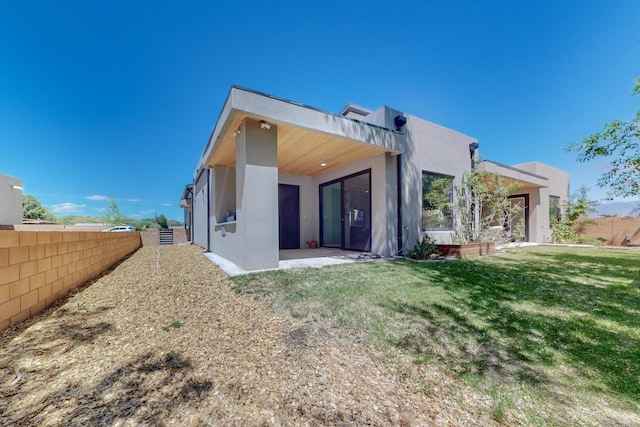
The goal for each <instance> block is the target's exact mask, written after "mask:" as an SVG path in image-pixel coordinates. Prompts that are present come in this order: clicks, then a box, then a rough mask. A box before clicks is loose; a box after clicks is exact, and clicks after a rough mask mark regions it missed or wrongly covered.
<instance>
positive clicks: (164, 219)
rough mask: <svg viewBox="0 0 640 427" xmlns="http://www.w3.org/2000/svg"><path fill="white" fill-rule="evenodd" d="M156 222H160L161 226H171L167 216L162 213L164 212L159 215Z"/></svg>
mask: <svg viewBox="0 0 640 427" xmlns="http://www.w3.org/2000/svg"><path fill="white" fill-rule="evenodd" d="M156 222H157V223H158V225H159V226H160V228H169V224H168V222H167V217H166V216H164V215H162V214H160V215H158V218H157V219H156Z"/></svg>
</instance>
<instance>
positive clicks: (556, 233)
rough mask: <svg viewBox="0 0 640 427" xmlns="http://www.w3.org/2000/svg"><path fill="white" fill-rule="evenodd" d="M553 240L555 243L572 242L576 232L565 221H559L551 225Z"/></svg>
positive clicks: (574, 239)
mask: <svg viewBox="0 0 640 427" xmlns="http://www.w3.org/2000/svg"><path fill="white" fill-rule="evenodd" d="M553 240H554V242H555V243H574V242H575V241H576V233H575V232H574V231H573V229H572V228H571V224H570V223H569V222H567V221H560V222H559V223H557V224H555V225H554V226H553Z"/></svg>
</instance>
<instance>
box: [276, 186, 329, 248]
mask: <svg viewBox="0 0 640 427" xmlns="http://www.w3.org/2000/svg"><path fill="white" fill-rule="evenodd" d="M278 183H279V184H288V185H297V186H298V187H299V188H300V248H302V249H304V248H308V247H309V245H308V244H307V242H310V241H312V240H315V241H317V242H319V241H320V232H319V222H318V221H319V219H318V218H319V217H318V214H319V209H320V207H319V195H318V186H317V185H315V184H314V180H313V178H311V177H308V176H298V175H289V174H282V173H281V174H279V175H278Z"/></svg>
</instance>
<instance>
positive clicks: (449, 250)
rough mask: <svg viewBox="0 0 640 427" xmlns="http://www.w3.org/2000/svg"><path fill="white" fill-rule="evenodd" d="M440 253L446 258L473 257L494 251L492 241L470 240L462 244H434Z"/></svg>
mask: <svg viewBox="0 0 640 427" xmlns="http://www.w3.org/2000/svg"><path fill="white" fill-rule="evenodd" d="M436 247H437V248H438V250H439V251H440V255H442V256H444V257H448V258H473V257H477V256H482V255H492V254H495V253H496V244H495V243H493V242H471V243H466V244H464V245H439V244H438V245H436Z"/></svg>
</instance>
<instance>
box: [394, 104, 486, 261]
mask: <svg viewBox="0 0 640 427" xmlns="http://www.w3.org/2000/svg"><path fill="white" fill-rule="evenodd" d="M406 117H407V118H408V121H407V124H406V129H405V133H406V138H407V147H406V149H405V152H404V153H403V155H402V159H403V162H402V183H401V185H402V195H403V200H402V203H403V226H404V227H406V228H405V229H404V235H405V238H404V248H405V249H411V248H412V247H413V246H414V245H415V243H416V242H417V240H418V239H420V238H421V237H422V236H423V235H424V234H425V233H424V232H423V231H422V172H423V171H425V172H434V173H438V174H442V175H449V176H452V177H453V178H454V179H453V186H454V187H455V186H458V185H460V183H461V182H462V176H463V174H464V172H465V171H468V170H470V169H471V155H470V153H469V144H471V143H472V142H476V139H474V138H471V137H469V136H467V135H464V134H461V133H459V132H456V131H453V130H451V129H447V128H445V127H442V126H439V125H436V124H434V123H430V122H427V121H426V120H422V119H420V118H418V117H414V116H410V115H406ZM454 197H455V195H454ZM426 234H428V235H429V236H430V237H432V238H433V239H434V240H435V241H437V242H438V243H451V236H452V232H451V231H429V232H428V233H426Z"/></svg>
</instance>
